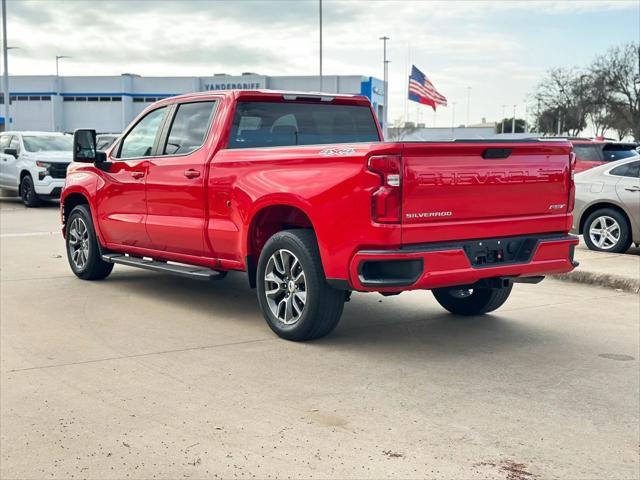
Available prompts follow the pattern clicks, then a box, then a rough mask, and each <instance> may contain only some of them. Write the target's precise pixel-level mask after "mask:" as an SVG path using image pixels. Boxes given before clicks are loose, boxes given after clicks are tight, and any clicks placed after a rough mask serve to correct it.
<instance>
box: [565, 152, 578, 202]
mask: <svg viewBox="0 0 640 480" xmlns="http://www.w3.org/2000/svg"><path fill="white" fill-rule="evenodd" d="M576 162H577V159H576V154H575V153H573V152H571V153H570V154H569V200H568V201H567V213H571V212H573V207H574V206H575V204H576V182H575V180H574V175H575V170H576Z"/></svg>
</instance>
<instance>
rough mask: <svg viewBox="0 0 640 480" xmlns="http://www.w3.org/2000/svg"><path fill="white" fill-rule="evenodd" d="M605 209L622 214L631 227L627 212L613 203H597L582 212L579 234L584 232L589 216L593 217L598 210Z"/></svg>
mask: <svg viewBox="0 0 640 480" xmlns="http://www.w3.org/2000/svg"><path fill="white" fill-rule="evenodd" d="M603 208H610V209H611V210H615V211H617V212H618V213H620V215H622V216H623V217H624V219H625V221H626V222H627V225H630V223H629V217H628V216H627V214H626V212H625V211H624V210H623V209H622V208H620V207H619V206H617V205H614V204H613V203H596V204H593V205H591V206H589V208H587V209H586V210H585V211H584V212H582V216H581V217H580V227H579V229H578V233H580V234H581V233H582V232H583V230H584V224H585V222H586V221H587V218H589V215H591V214H592V213H593V212H595V211H596V210H601V209H603Z"/></svg>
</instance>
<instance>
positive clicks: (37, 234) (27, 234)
mask: <svg viewBox="0 0 640 480" xmlns="http://www.w3.org/2000/svg"><path fill="white" fill-rule="evenodd" d="M58 234H60V232H24V233H0V238H15V237H44V236H48V235H58Z"/></svg>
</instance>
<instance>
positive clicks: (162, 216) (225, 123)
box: [61, 91, 578, 340]
mask: <svg viewBox="0 0 640 480" xmlns="http://www.w3.org/2000/svg"><path fill="white" fill-rule="evenodd" d="M573 160H574V157H573V154H572V153H571V145H570V144H569V143H568V142H565V143H561V142H557V141H553V142H545V141H536V140H527V141H517V140H516V141H501V142H487V141H451V142H434V143H429V142H420V143H388V142H383V141H382V135H381V131H380V127H379V125H378V122H377V121H376V116H375V113H374V111H373V110H372V108H371V105H370V103H369V101H368V100H367V98H365V97H362V96H357V95H355V96H354V95H327V94H315V95H314V94H301V93H288V92H274V91H225V92H207V93H203V94H189V95H183V96H179V97H174V98H168V99H165V100H161V101H159V102H157V103H155V104H153V105H151V106H150V107H149V108H147V109H146V110H145V111H144V112H142V113H141V114H140V115H139V116H138V118H136V119H135V121H134V122H133V123H132V124H131V125H130V126H129V127H128V128H127V129H126V130H125V131H124V133H123V134H122V135H121V136H120V138H119V139H118V140H117V141H116V142H115V144H114V145H113V146H112V147H110V148H109V150H108V151H106V152H101V151H98V150H97V149H96V144H95V131H93V130H77V131H76V132H75V135H74V163H72V164H71V165H70V167H69V170H68V175H67V179H66V185H65V188H64V190H63V192H62V196H61V215H62V224H63V234H64V236H65V239H66V247H67V253H68V259H69V264H70V266H71V269H72V270H73V272H74V273H75V274H76V275H77V276H78V277H80V278H82V279H85V280H93V279H102V278H105V277H107V276H108V275H109V273H110V272H111V270H112V268H113V265H114V264H123V265H129V266H135V267H141V268H146V269H150V270H156V271H162V272H170V273H175V274H179V275H183V276H187V277H190V278H199V279H206V280H215V279H221V278H223V277H224V276H225V274H226V273H227V272H228V271H229V270H239V271H246V272H247V277H248V282H249V285H250V286H251V287H257V293H258V300H259V303H260V306H261V309H262V312H263V314H264V317H265V319H266V321H267V322H268V324H269V326H270V327H271V328H272V329H273V330H274V332H276V333H277V334H278V335H280V336H281V337H284V338H287V339H290V340H308V339H313V338H319V337H322V336H324V335H326V334H328V333H329V332H331V331H332V330H333V329H334V328H335V326H336V324H337V323H338V321H339V319H340V316H341V314H342V310H343V306H344V302H345V301H346V300H348V299H349V297H350V294H351V292H352V291H354V290H355V291H360V292H380V293H382V294H383V295H394V294H397V293H400V292H402V291H404V290H416V289H419V290H432V292H433V294H434V296H435V298H436V300H437V301H438V302H439V303H440V304H441V305H442V306H443V307H444V308H445V309H447V310H449V311H450V312H452V313H455V314H462V315H476V314H482V313H486V312H490V311H492V310H495V309H496V308H498V307H499V306H500V305H502V304H503V303H504V302H505V301H506V300H507V297H508V296H509V294H510V292H511V288H512V286H513V283H514V282H527V283H537V282H539V281H540V280H541V279H542V278H543V276H544V275H545V274H550V273H559V272H568V271H570V270H572V269H573V268H574V267H575V265H576V263H575V262H574V261H573V249H574V246H575V245H576V244H577V243H578V241H577V238H576V237H573V236H570V235H568V231H569V230H570V228H571V224H572V218H571V216H572V215H571V211H572V209H573V196H574V184H573V178H572V161H573Z"/></svg>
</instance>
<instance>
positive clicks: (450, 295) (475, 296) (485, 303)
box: [432, 285, 513, 315]
mask: <svg viewBox="0 0 640 480" xmlns="http://www.w3.org/2000/svg"><path fill="white" fill-rule="evenodd" d="M512 287H513V285H509V286H508V287H503V288H456V287H451V288H436V289H434V290H432V293H433V296H434V297H436V300H437V301H438V303H439V304H440V305H442V307H443V308H445V309H446V310H448V311H450V312H451V313H454V314H456V315H482V314H483V313H489V312H492V311H494V310H496V309H497V308H499V307H501V306H502V304H503V303H504V302H506V301H507V298H509V295H510V294H511V288H512Z"/></svg>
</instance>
